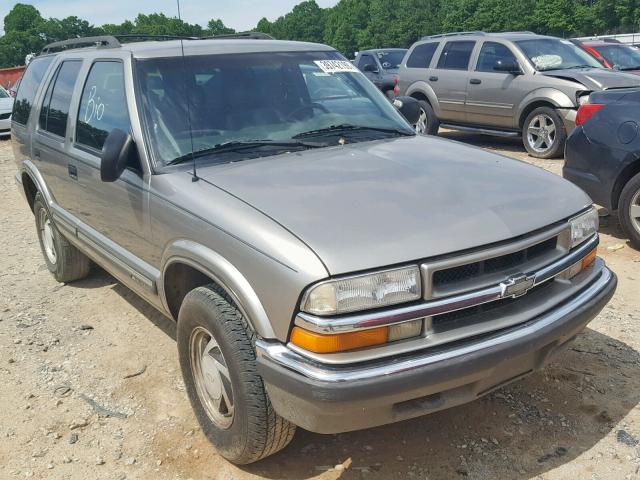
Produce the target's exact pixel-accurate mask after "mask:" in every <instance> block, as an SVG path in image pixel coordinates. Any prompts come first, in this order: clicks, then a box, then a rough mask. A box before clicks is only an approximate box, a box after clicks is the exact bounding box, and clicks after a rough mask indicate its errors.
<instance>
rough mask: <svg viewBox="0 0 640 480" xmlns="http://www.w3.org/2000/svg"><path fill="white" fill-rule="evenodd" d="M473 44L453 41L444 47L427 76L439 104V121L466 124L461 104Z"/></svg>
mask: <svg viewBox="0 0 640 480" xmlns="http://www.w3.org/2000/svg"><path fill="white" fill-rule="evenodd" d="M475 45H476V42H475V40H455V41H449V42H447V43H445V45H444V47H443V48H442V50H441V52H440V56H439V57H438V63H437V64H436V69H435V70H432V71H431V73H430V74H429V77H428V80H429V84H430V85H431V87H432V88H433V90H434V91H435V94H436V96H437V97H438V103H439V104H440V110H441V113H440V120H449V121H452V122H461V123H464V122H466V120H467V115H466V111H465V108H466V107H465V102H466V99H467V83H468V82H469V65H470V63H471V57H472V55H473V50H474V47H475Z"/></svg>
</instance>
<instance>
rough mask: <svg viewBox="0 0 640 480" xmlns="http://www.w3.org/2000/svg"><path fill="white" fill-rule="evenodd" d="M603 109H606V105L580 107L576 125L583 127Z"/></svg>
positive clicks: (596, 104) (595, 104)
mask: <svg viewBox="0 0 640 480" xmlns="http://www.w3.org/2000/svg"><path fill="white" fill-rule="evenodd" d="M602 107H604V103H587V104H585V105H580V108H578V113H577V114H576V125H582V124H583V123H584V122H586V121H587V120H589V119H590V118H591V117H593V116H594V115H595V114H596V113H598V112H599V111H600V109H601V108H602Z"/></svg>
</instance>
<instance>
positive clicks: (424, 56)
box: [407, 42, 438, 68]
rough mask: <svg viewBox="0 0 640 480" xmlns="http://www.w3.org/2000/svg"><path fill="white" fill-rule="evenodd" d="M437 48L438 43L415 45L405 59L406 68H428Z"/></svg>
mask: <svg viewBox="0 0 640 480" xmlns="http://www.w3.org/2000/svg"><path fill="white" fill-rule="evenodd" d="M437 48H438V42H435V43H423V44H422V45H417V46H416V47H415V48H414V49H413V51H412V52H411V55H410V56H409V58H408V59H407V68H429V65H430V64H431V59H432V58H433V54H434V53H436V49H437Z"/></svg>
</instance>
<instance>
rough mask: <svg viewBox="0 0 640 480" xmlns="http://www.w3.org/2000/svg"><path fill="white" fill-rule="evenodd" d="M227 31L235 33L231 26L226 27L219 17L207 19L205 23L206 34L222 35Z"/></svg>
mask: <svg viewBox="0 0 640 480" xmlns="http://www.w3.org/2000/svg"><path fill="white" fill-rule="evenodd" d="M228 33H236V31H235V30H234V29H233V28H229V27H227V26H226V25H225V24H224V23H223V22H222V20H220V19H219V18H217V19H213V18H212V19H211V20H209V23H207V29H206V30H205V34H206V35H224V34H228Z"/></svg>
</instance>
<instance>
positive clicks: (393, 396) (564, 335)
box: [256, 267, 617, 433]
mask: <svg viewBox="0 0 640 480" xmlns="http://www.w3.org/2000/svg"><path fill="white" fill-rule="evenodd" d="M616 285H617V279H616V276H615V274H614V273H613V272H611V271H610V270H609V269H608V268H606V267H604V268H603V269H602V271H601V272H600V274H599V275H598V276H597V277H596V278H595V279H594V280H593V281H592V282H591V283H590V284H589V285H588V286H585V288H584V289H583V290H581V291H580V293H578V294H577V295H575V296H574V297H573V298H571V299H569V300H567V301H566V302H564V303H562V304H560V305H557V306H556V307H555V308H553V309H552V310H550V311H548V312H547V313H545V314H543V315H540V316H539V317H537V318H534V319H533V320H531V321H529V322H526V323H525V324H522V325H518V326H516V327H513V328H510V329H506V330H503V331H500V332H494V333H493V334H489V335H486V336H483V337H480V338H478V339H476V340H475V341H472V342H460V343H459V344H454V345H446V346H444V347H443V348H440V349H429V350H428V351H426V352H421V353H420V354H411V355H407V356H398V357H395V358H392V359H385V360H383V361H373V362H366V363H364V364H357V365H349V366H330V365H326V364H320V363H318V362H315V361H313V360H311V359H308V358H306V357H304V356H302V355H300V354H298V353H296V352H294V351H292V350H291V349H289V348H288V347H287V346H285V345H283V344H281V343H278V342H268V341H265V340H258V341H257V342H256V350H257V358H258V371H259V373H260V374H261V375H262V378H263V380H264V383H265V386H266V388H267V392H268V394H269V397H270V399H271V402H272V404H273V406H274V408H275V410H276V411H277V412H278V414H279V415H281V416H283V417H285V418H286V419H288V420H290V421H291V422H293V423H294V424H296V425H298V426H300V427H302V428H304V429H306V430H310V431H313V432H318V433H338V432H346V431H351V430H359V429H363V428H369V427H374V426H377V425H383V424H387V423H392V422H396V421H400V420H405V419H409V418H414V417H417V416H420V415H424V414H427V413H431V412H435V411H438V410H442V409H445V408H449V407H453V406H455V405H459V404H462V403H466V402H469V401H472V400H474V399H476V398H479V397H481V396H482V395H485V394H487V393H489V392H490V391H492V390H494V389H495V388H498V387H501V386H503V385H505V384H507V383H510V382H512V381H514V380H517V379H519V378H521V377H523V376H525V375H527V374H529V373H532V372H533V371H535V370H539V369H540V368H542V367H543V366H544V365H545V364H546V363H547V362H548V360H549V358H550V356H551V355H552V354H553V353H554V352H556V351H557V350H558V349H559V347H561V346H562V345H564V344H565V343H567V342H568V341H569V340H571V339H572V338H573V337H575V336H576V335H577V334H578V333H579V332H580V331H582V329H584V327H585V326H586V325H587V323H589V322H590V321H591V320H592V319H593V318H594V317H595V316H596V315H597V314H598V313H599V312H600V311H601V310H602V308H603V307H604V306H605V305H606V303H607V302H608V301H609V300H610V299H611V297H612V296H613V293H614V291H615V289H616Z"/></svg>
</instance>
